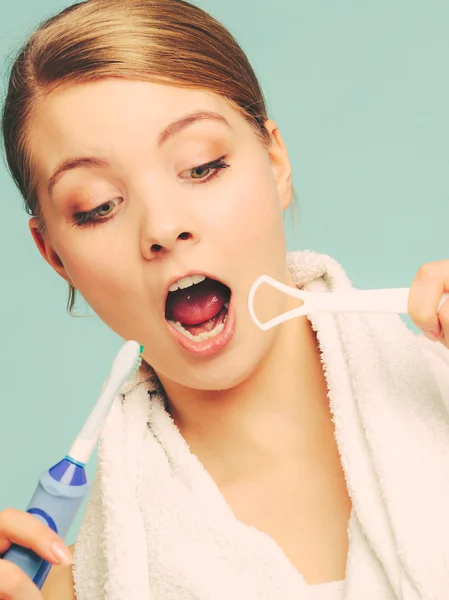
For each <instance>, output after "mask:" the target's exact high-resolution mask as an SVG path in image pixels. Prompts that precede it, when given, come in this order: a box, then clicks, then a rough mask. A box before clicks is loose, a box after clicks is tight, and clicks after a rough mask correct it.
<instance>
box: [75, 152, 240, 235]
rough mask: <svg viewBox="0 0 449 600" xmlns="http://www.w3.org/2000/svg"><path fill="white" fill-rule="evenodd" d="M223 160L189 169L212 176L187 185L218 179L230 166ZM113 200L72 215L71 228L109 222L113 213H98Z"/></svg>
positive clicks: (223, 157)
mask: <svg viewBox="0 0 449 600" xmlns="http://www.w3.org/2000/svg"><path fill="white" fill-rule="evenodd" d="M225 158H226V156H221V157H220V158H217V159H216V160H212V161H210V162H208V163H204V164H202V165H198V166H197V167H192V168H191V169H188V170H187V172H190V173H192V172H193V171H200V170H208V169H213V172H212V174H211V175H209V176H208V177H205V178H204V179H197V180H195V179H193V178H190V180H189V183H190V184H191V185H202V184H205V183H209V182H210V181H211V180H212V179H214V178H215V177H218V176H219V175H220V172H221V171H223V170H224V169H227V168H228V167H229V166H230V165H229V163H227V162H225ZM113 200H117V198H114V199H113ZM113 200H108V201H107V202H103V203H102V204H100V205H99V206H97V207H96V208H94V209H92V210H89V211H87V212H76V213H74V214H73V217H72V218H73V226H74V227H95V225H97V224H98V223H101V222H104V221H109V219H111V218H112V214H113V213H112V214H111V216H109V215H108V216H107V217H99V216H98V212H99V211H100V210H101V208H102V207H104V206H106V205H108V204H109V203H110V202H113Z"/></svg>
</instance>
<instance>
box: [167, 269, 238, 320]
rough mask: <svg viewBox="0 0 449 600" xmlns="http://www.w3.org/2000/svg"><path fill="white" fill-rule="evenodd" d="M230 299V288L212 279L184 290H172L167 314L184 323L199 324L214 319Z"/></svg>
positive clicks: (168, 316)
mask: <svg viewBox="0 0 449 600" xmlns="http://www.w3.org/2000/svg"><path fill="white" fill-rule="evenodd" d="M228 299H229V289H228V288H227V287H226V286H225V285H223V284H222V283H220V282H219V281H214V280H212V279H205V280H204V281H203V282H201V283H197V284H196V285H192V286H190V287H188V288H185V289H184V290H176V292H170V293H169V294H168V298H167V305H166V309H165V316H166V318H167V319H170V320H172V321H179V322H180V323H182V324H183V325H198V324H199V323H204V321H209V319H213V318H214V317H215V316H216V315H217V314H218V313H219V312H220V311H221V309H222V308H223V306H224V303H225V302H226V301H227V300H228Z"/></svg>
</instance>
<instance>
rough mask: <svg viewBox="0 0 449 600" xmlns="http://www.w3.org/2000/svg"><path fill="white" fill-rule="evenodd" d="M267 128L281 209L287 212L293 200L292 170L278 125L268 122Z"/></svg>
mask: <svg viewBox="0 0 449 600" xmlns="http://www.w3.org/2000/svg"><path fill="white" fill-rule="evenodd" d="M265 128H266V129H267V131H268V133H269V134H270V140H271V143H270V148H269V155H270V160H271V165H272V167H273V171H274V175H275V177H276V182H277V186H278V191H279V199H280V201H281V208H282V210H285V209H286V208H287V207H288V206H289V205H290V203H291V201H292V199H293V186H292V168H291V164H290V159H289V156H288V152H287V148H286V146H285V143H284V140H283V139H282V136H281V134H280V132H279V129H278V127H277V125H276V123H275V122H274V121H272V120H270V119H269V120H268V121H266V123H265Z"/></svg>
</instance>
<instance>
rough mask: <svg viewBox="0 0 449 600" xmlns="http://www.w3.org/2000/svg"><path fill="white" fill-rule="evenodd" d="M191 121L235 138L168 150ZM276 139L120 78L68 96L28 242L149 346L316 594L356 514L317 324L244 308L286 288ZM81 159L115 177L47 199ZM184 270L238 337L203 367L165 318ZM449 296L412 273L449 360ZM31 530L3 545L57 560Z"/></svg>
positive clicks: (213, 100) (51, 107) (61, 586)
mask: <svg viewBox="0 0 449 600" xmlns="http://www.w3.org/2000/svg"><path fill="white" fill-rule="evenodd" d="M197 111H213V112H214V113H216V114H218V115H220V116H221V117H224V118H225V119H226V120H227V122H228V124H229V126H226V125H224V124H223V123H220V122H218V121H216V120H212V119H203V120H201V121H197V122H195V123H194V124H191V125H189V126H188V127H185V128H183V129H182V130H181V131H179V132H177V133H176V134H174V135H172V136H171V137H170V138H169V139H167V140H166V141H165V142H164V143H163V144H162V145H158V138H159V135H160V132H161V131H162V130H164V128H165V127H166V126H167V125H169V124H170V123H172V122H174V121H176V120H178V119H180V118H182V117H184V116H185V115H187V114H191V113H196V112H197ZM266 128H267V130H268V132H269V135H270V145H269V147H268V146H266V145H264V144H263V143H262V142H261V140H260V138H259V137H258V136H257V135H256V134H255V132H254V130H253V129H252V128H251V126H250V125H249V124H248V122H247V121H246V120H245V119H244V118H243V117H242V116H241V115H240V114H239V113H238V112H237V111H236V110H235V109H234V107H233V106H232V105H231V104H230V103H229V102H228V101H226V100H225V99H224V98H221V97H219V96H217V95H214V94H212V93H208V92H206V91H200V90H188V89H181V88H177V87H170V86H165V85H159V84H153V83H148V82H141V81H129V80H123V79H121V80H118V79H106V80H102V81H97V82H95V83H89V84H83V85H77V86H72V87H70V86H69V87H60V88H57V89H56V90H55V91H53V92H52V93H51V94H50V95H49V96H47V97H46V98H45V99H44V100H43V101H42V103H41V105H40V106H39V107H38V110H37V111H36V113H35V115H34V118H33V121H32V123H31V128H30V131H29V134H30V149H31V153H32V156H33V160H34V164H35V166H36V169H37V176H38V187H39V198H40V202H41V206H42V210H43V214H44V218H45V221H46V224H47V227H48V233H47V235H46V236H45V237H42V235H41V234H40V233H39V231H38V229H37V221H36V219H35V218H32V219H31V220H30V222H29V226H30V231H31V234H32V236H33V239H34V240H35V242H36V245H37V247H38V249H39V251H40V253H41V254H42V256H43V258H44V259H45V260H46V261H47V262H48V263H49V264H50V265H51V267H52V268H53V269H54V270H55V271H56V272H57V273H58V274H59V275H60V276H61V277H63V278H64V279H65V280H66V281H68V282H70V283H71V284H72V285H73V286H74V287H76V288H77V289H78V290H79V291H80V293H81V294H82V296H83V297H84V298H85V299H86V301H87V302H88V303H89V305H90V306H91V307H92V308H93V310H94V311H95V312H96V313H97V314H98V315H99V317H100V318H101V319H102V320H103V321H104V322H105V323H106V324H107V325H108V326H109V327H111V328H112V329H113V330H114V331H116V332H117V333H118V334H119V335H120V336H121V337H122V338H124V339H137V340H139V341H140V342H141V343H142V344H143V345H144V346H145V353H144V359H145V360H146V361H147V362H148V363H149V364H151V365H152V366H153V368H154V369H155V371H156V373H157V374H158V376H159V378H160V380H161V382H162V384H163V386H164V389H165V391H166V393H167V397H168V400H169V406H170V411H171V413H172V415H173V417H174V419H175V422H176V424H177V425H178V427H179V428H180V431H181V433H182V434H183V435H184V437H185V438H186V440H187V442H188V443H189V445H190V447H191V449H192V451H193V452H194V453H195V454H197V456H198V457H199V458H200V460H201V461H202V462H203V464H204V466H205V467H206V468H207V470H208V471H209V472H210V474H211V475H212V477H213V478H214V479H215V481H216V482H217V484H218V485H219V487H220V489H221V491H222V493H223V495H224V497H225V498H226V500H227V501H228V503H229V505H230V506H231V508H232V509H233V511H234V513H235V515H236V517H237V518H238V519H240V520H241V521H243V522H246V523H249V524H252V525H255V526H256V527H258V528H259V529H261V530H263V531H265V532H266V533H268V534H269V535H271V536H272V537H273V538H274V539H275V540H276V541H277V542H278V543H279V545H280V546H281V548H283V550H284V552H285V553H286V555H287V556H288V558H289V559H290V560H291V561H292V563H293V564H294V565H295V566H296V567H297V568H298V569H299V570H300V571H301V572H302V573H303V574H304V576H305V579H306V581H308V582H309V583H319V582H323V581H330V580H335V579H342V578H343V577H344V574H345V566H346V559H345V557H346V554H347V537H346V529H347V521H348V518H349V513H350V508H351V503H350V499H349V498H348V495H347V491H346V486H345V483H344V477H343V473H342V469H341V465H340V460H339V455H338V450H337V447H336V443H335V439H334V431H333V426H332V421H331V418H330V414H329V406H328V400H327V387H326V383H325V380H324V374H323V371H322V367H321V363H320V355H319V350H318V344H317V340H316V337H315V335H314V333H313V331H312V330H311V327H310V324H309V321H308V320H307V319H306V318H302V319H301V318H300V319H295V320H292V321H289V322H288V323H285V324H283V325H282V326H280V327H278V328H275V329H273V330H270V331H268V332H262V331H260V330H258V329H257V328H256V326H255V325H254V324H253V323H252V321H251V320H250V317H249V315H248V312H247V308H246V302H247V295H248V291H249V288H250V286H251V284H252V282H253V281H254V279H255V278H256V277H257V276H258V275H260V274H262V273H267V274H269V275H271V276H272V277H274V278H276V279H278V280H282V281H284V282H285V283H287V284H290V285H293V284H292V282H291V279H290V276H289V274H288V271H287V269H286V265H285V252H286V248H285V236H284V229H283V220H282V218H283V212H284V210H285V209H286V208H287V207H288V205H289V204H290V202H291V198H292V185H291V166H290V162H289V159H288V154H287V151H286V148H285V145H284V143H283V141H282V137H281V135H280V134H279V131H278V130H277V127H276V124H275V123H274V122H273V121H267V123H266ZM75 156H94V157H97V158H102V159H105V160H107V161H108V162H109V163H110V165H109V166H108V167H105V166H102V167H95V168H93V167H90V168H87V167H83V168H78V169H74V170H71V171H69V172H66V173H64V174H63V175H62V176H61V177H60V179H59V181H58V182H57V183H56V184H55V186H54V188H53V190H52V192H51V193H49V192H48V189H47V186H48V182H49V179H50V177H51V175H52V174H53V173H54V171H55V169H56V168H57V166H58V165H59V164H60V163H61V162H62V161H63V160H66V159H68V158H73V157H75ZM221 156H225V157H226V158H225V160H226V162H227V163H228V164H229V165H230V167H229V168H227V169H224V170H222V171H217V175H216V176H214V177H211V178H210V179H209V180H208V182H207V183H200V182H198V181H196V180H193V179H192V171H191V169H193V168H195V167H197V166H199V165H201V164H204V163H207V162H210V161H212V160H215V159H217V158H219V157H221ZM105 202H111V203H112V206H111V213H110V214H111V218H110V220H109V221H107V222H102V223H99V224H97V225H96V226H95V227H83V228H77V227H74V225H73V214H74V213H75V212H77V211H88V210H91V209H93V208H95V207H96V206H98V205H101V204H103V203H105ZM242 257H244V260H242ZM187 271H189V272H200V273H201V272H206V273H208V274H210V275H214V276H215V277H217V278H219V279H221V280H222V281H224V282H226V283H227V285H229V286H230V287H231V289H232V297H233V302H234V305H235V310H236V319H237V320H236V331H235V334H234V336H233V338H232V340H231V342H230V343H229V344H228V345H227V346H226V347H225V348H223V349H222V350H221V351H220V352H219V353H217V354H215V355H212V356H208V357H206V358H198V357H194V356H192V355H189V354H188V353H186V351H184V350H183V349H182V348H180V346H179V345H178V344H177V343H176V342H175V340H174V339H173V337H172V336H171V335H170V334H169V332H168V330H167V325H166V323H165V319H164V301H165V289H166V287H167V285H168V283H169V282H170V281H172V280H173V279H174V278H177V277H181V276H182V275H184V274H185V273H186V272H187ZM448 290H449V261H440V262H437V263H430V264H427V265H424V266H423V267H421V268H420V270H419V271H418V274H417V276H416V278H415V280H414V281H413V283H412V286H411V296H410V303H409V314H410V316H411V317H412V319H413V321H414V322H415V323H416V325H418V326H419V327H420V328H421V329H422V330H423V331H424V332H425V333H426V335H428V337H430V338H431V339H438V341H439V342H440V343H443V344H444V345H445V346H447V342H446V340H447V339H449V337H447V335H448V334H449V304H448V306H445V307H443V309H442V310H441V311H440V313H439V315H437V312H436V309H437V305H438V303H439V300H440V298H441V295H442V294H443V292H444V291H448ZM293 303H294V300H292V299H291V298H288V297H287V296H285V295H281V294H279V293H277V292H273V291H272V290H269V289H268V288H266V289H265V288H263V289H261V291H260V293H259V296H258V298H257V305H256V308H257V313H258V315H259V316H260V318H261V319H262V320H265V319H268V318H270V317H272V316H274V314H278V313H279V312H281V311H284V310H288V309H289V308H292V307H293ZM432 332H434V333H435V335H433V336H432ZM154 340H157V344H155V343H153V341H154ZM273 398H276V401H275V402H273ZM236 449H238V452H236ZM292 499H293V500H292ZM29 519H32V517H30V516H29V515H25V514H22V513H17V512H14V513H11V512H8V511H4V512H3V513H0V542H1V543H2V544H3V548H4V549H6V547H8V545H9V544H10V543H11V542H12V541H19V542H21V543H23V544H24V545H30V546H32V547H34V548H36V550H37V551H39V552H40V553H41V554H42V555H47V554H48V552H49V547H50V542H51V541H54V539H53V538H51V536H50V534H49V533H48V532H44V531H43V530H40V531H38V530H37V529H36V528H32V527H29V526H30V525H31V522H28V520H29ZM34 521H35V520H34V519H33V523H34ZM36 527H37V525H36ZM40 527H41V529H42V526H40ZM2 536H3V537H2ZM53 537H54V536H53ZM38 540H40V541H39V542H38ZM329 548H333V551H332V552H331V551H330V550H329ZM0 551H1V548H0ZM69 562H70V561H69ZM2 569H3V575H4V576H3V577H2V576H1V573H2ZM0 582H1V583H0V586H3V589H2V588H1V587H0V597H1V598H14V599H15V600H18V599H19V598H22V597H26V598H39V597H41V596H40V595H39V594H38V593H37V591H36V590H35V589H34V590H33V591H31V587H30V586H32V584H31V583H30V582H29V581H27V580H26V578H25V577H21V574H20V573H17V572H15V571H14V570H13V569H12V567H10V566H9V565H6V564H5V562H4V561H0ZM12 582H13V583H14V585H13V583H12ZM8 585H9V586H10V587H9V588H8ZM11 586H13V591H11ZM33 594H34V595H33ZM43 595H44V598H46V599H47V600H52V599H53V598H56V597H58V598H63V597H64V598H73V597H74V595H73V581H72V576H71V568H70V567H69V566H59V567H57V568H54V569H52V572H51V574H50V577H49V578H48V580H47V583H46V585H45V586H44V590H43Z"/></svg>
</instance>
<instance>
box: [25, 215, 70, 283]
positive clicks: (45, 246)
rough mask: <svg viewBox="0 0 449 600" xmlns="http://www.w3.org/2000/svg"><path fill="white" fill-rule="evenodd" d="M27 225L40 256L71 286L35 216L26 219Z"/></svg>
mask: <svg viewBox="0 0 449 600" xmlns="http://www.w3.org/2000/svg"><path fill="white" fill-rule="evenodd" d="M28 227H29V229H30V232H31V236H32V238H33V240H34V243H35V244H36V246H37V249H38V250H39V252H40V254H41V256H42V258H43V259H44V260H45V261H46V262H47V263H48V264H49V265H50V267H52V269H54V270H55V271H56V273H58V275H60V276H61V277H62V278H63V279H65V280H66V281H67V282H68V283H69V284H70V285H72V286H73V283H72V281H71V279H70V277H69V276H68V274H67V271H66V270H65V267H64V265H63V263H62V261H61V259H60V258H59V256H58V254H57V253H56V252H55V250H54V248H53V247H52V245H51V244H50V241H49V240H48V238H47V237H46V236H45V235H44V234H43V233H42V232H41V231H40V230H39V223H38V220H37V218H36V217H31V219H30V220H29V221H28Z"/></svg>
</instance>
